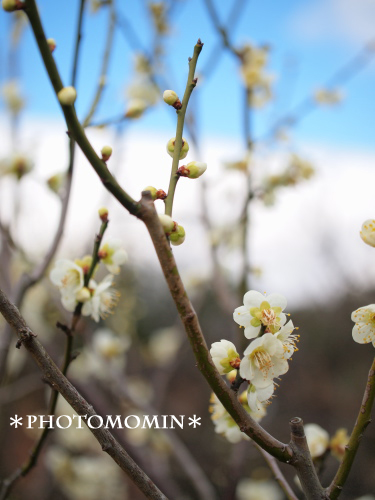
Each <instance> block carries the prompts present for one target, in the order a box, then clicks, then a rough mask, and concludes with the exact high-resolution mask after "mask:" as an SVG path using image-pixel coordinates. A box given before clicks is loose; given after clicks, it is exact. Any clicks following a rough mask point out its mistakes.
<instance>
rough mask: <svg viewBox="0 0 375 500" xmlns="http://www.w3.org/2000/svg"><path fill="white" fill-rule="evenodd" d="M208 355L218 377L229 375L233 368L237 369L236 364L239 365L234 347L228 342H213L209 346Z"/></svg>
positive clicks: (223, 340)
mask: <svg viewBox="0 0 375 500" xmlns="http://www.w3.org/2000/svg"><path fill="white" fill-rule="evenodd" d="M210 353H211V356H212V361H213V362H214V365H215V366H216V368H217V370H218V372H219V373H220V375H224V374H225V373H229V372H230V371H232V370H233V368H238V365H237V366H236V363H238V364H239V361H240V360H239V354H238V352H237V349H236V346H235V345H234V344H232V342H229V340H225V339H222V340H220V342H214V343H213V344H212V345H211V349H210Z"/></svg>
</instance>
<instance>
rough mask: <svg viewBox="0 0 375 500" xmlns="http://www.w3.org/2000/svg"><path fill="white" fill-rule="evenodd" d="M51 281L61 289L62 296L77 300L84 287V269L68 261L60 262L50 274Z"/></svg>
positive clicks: (62, 260)
mask: <svg viewBox="0 0 375 500" xmlns="http://www.w3.org/2000/svg"><path fill="white" fill-rule="evenodd" d="M50 280H51V281H52V283H53V284H54V285H56V286H57V287H58V288H59V289H60V292H61V294H62V296H64V297H66V298H68V297H71V296H74V300H75V294H76V293H77V292H78V291H79V290H80V289H81V288H82V287H83V280H84V278H83V270H82V267H81V266H78V265H77V264H76V263H75V262H73V261H71V260H68V259H61V260H58V261H57V262H56V264H55V267H54V268H53V269H52V271H51V273H50ZM64 307H65V306H64ZM68 310H69V309H68Z"/></svg>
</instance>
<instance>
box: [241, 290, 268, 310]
mask: <svg viewBox="0 0 375 500" xmlns="http://www.w3.org/2000/svg"><path fill="white" fill-rule="evenodd" d="M264 300H266V298H265V296H264V295H262V294H261V293H260V292H257V291H256V290H250V291H249V292H246V293H245V295H244V297H243V303H244V305H245V307H247V309H250V308H251V307H259V306H260V304H261V303H262V302H263V301H264Z"/></svg>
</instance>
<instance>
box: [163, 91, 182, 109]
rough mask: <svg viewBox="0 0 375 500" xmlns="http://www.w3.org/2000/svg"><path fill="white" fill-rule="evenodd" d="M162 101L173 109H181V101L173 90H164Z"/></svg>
mask: <svg viewBox="0 0 375 500" xmlns="http://www.w3.org/2000/svg"><path fill="white" fill-rule="evenodd" d="M163 99H164V102H165V103H167V104H169V106H173V107H174V108H175V109H181V107H182V104H181V101H180V99H179V98H178V95H177V94H176V92H175V91H174V90H164V93H163Z"/></svg>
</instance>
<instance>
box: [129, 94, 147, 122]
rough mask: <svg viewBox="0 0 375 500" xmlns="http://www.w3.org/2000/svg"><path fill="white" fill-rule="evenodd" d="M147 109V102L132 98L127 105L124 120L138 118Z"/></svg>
mask: <svg viewBox="0 0 375 500" xmlns="http://www.w3.org/2000/svg"><path fill="white" fill-rule="evenodd" d="M146 108H147V102H146V101H145V100H144V99H139V98H134V99H131V100H130V101H129V103H128V109H127V110H126V113H125V117H126V118H139V117H140V116H142V115H143V112H144V111H145V109H146Z"/></svg>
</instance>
